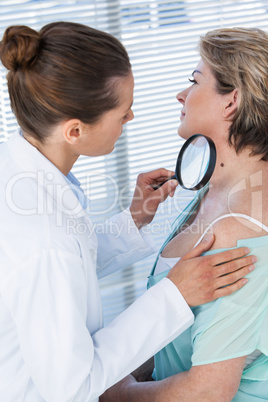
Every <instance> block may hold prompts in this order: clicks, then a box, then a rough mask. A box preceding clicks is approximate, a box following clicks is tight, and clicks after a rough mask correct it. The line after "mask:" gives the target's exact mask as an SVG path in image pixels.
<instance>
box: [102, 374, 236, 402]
mask: <svg viewBox="0 0 268 402" xmlns="http://www.w3.org/2000/svg"><path fill="white" fill-rule="evenodd" d="M109 391H110V390H109ZM109 391H108V392H109ZM197 400H198V402H215V401H216V400H217V402H228V401H231V400H232V397H231V396H230V397H229V396H228V392H227V393H226V392H225V391H224V390H223V389H222V387H214V386H213V384H211V383H209V382H204V381H202V377H199V378H198V377H195V378H193V377H192V376H191V373H190V372H189V371H186V372H183V373H180V374H176V375H174V376H172V377H168V378H166V379H164V380H162V381H150V382H143V383H138V382H136V381H135V380H133V378H132V379H131V376H129V377H127V378H126V379H125V381H124V382H123V383H122V384H117V385H115V386H114V389H112V392H111V393H110V395H109V394H108V393H107V397H106V399H103V400H101V402H113V401H114V402H115V401H116V402H177V401H178V402H189V401H197Z"/></svg>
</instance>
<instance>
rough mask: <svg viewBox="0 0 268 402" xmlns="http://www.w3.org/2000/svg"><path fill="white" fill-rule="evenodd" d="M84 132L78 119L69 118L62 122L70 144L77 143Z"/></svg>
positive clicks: (63, 133) (64, 135) (66, 138)
mask: <svg viewBox="0 0 268 402" xmlns="http://www.w3.org/2000/svg"><path fill="white" fill-rule="evenodd" d="M81 134H82V124H81V121H80V120H78V119H71V120H67V121H65V122H64V123H63V124H62V135H63V138H64V140H65V141H66V142H68V144H71V145H75V144H76V143H77V142H78V141H79V139H80V137H81Z"/></svg>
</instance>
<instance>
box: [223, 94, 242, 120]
mask: <svg viewBox="0 0 268 402" xmlns="http://www.w3.org/2000/svg"><path fill="white" fill-rule="evenodd" d="M239 103H240V91H239V90H238V89H237V88H236V89H234V90H233V91H232V92H230V93H229V94H227V95H226V104H225V107H224V110H223V117H225V118H226V119H228V118H229V117H231V116H232V115H234V113H235V112H236V111H237V109H238V106H239Z"/></svg>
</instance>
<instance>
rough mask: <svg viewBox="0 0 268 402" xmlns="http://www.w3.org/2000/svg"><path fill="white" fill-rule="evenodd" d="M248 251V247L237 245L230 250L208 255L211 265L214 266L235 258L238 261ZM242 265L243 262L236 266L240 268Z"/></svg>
mask: <svg viewBox="0 0 268 402" xmlns="http://www.w3.org/2000/svg"><path fill="white" fill-rule="evenodd" d="M249 252H250V250H249V248H248V247H239V248H233V249H231V250H226V251H221V252H219V253H217V254H213V255H210V257H211V259H210V263H211V265H213V266H216V265H220V264H224V263H229V262H232V261H236V260H238V261H239V259H240V258H242V257H245V256H246V255H247V254H249ZM242 266H244V265H243V262H242V265H240V266H238V268H241V267H242ZM238 268H237V269H238Z"/></svg>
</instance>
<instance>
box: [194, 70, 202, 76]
mask: <svg viewBox="0 0 268 402" xmlns="http://www.w3.org/2000/svg"><path fill="white" fill-rule="evenodd" d="M194 73H199V74H202V73H201V71H199V70H194V71H193V72H192V76H194Z"/></svg>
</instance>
